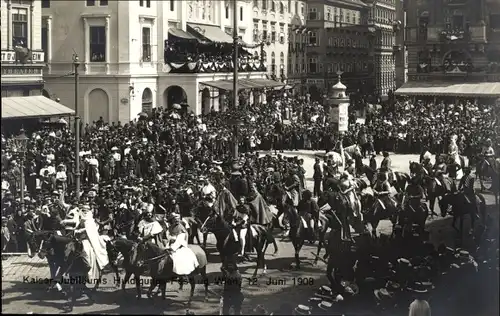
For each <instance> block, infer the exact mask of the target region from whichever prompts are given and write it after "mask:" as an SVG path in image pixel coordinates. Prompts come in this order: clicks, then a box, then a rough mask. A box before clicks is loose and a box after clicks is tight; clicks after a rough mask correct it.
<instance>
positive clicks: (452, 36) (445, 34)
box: [439, 29, 470, 43]
mask: <svg viewBox="0 0 500 316" xmlns="http://www.w3.org/2000/svg"><path fill="white" fill-rule="evenodd" d="M439 36H440V38H441V40H443V41H447V42H450V43H452V42H464V41H466V42H468V41H469V40H470V32H469V31H467V30H463V29H444V30H441V32H440V33H439Z"/></svg>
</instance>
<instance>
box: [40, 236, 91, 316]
mask: <svg viewBox="0 0 500 316" xmlns="http://www.w3.org/2000/svg"><path fill="white" fill-rule="evenodd" d="M80 246H81V243H80V244H77V243H76V242H75V240H74V238H72V237H66V236H58V235H57V234H54V233H52V232H50V233H49V237H48V239H47V241H46V242H44V243H43V244H42V245H41V247H40V249H39V251H38V256H39V257H40V259H44V258H45V257H46V256H50V257H51V260H54V262H55V264H56V265H57V266H58V270H59V271H58V273H57V274H56V275H55V276H54V280H58V279H59V278H62V277H63V275H64V274H68V275H69V277H70V280H72V281H73V282H71V285H70V292H69V293H68V294H69V296H70V302H69V304H68V305H66V306H65V309H67V310H68V311H70V312H71V311H72V310H73V307H74V305H75V302H76V299H77V297H76V291H77V290H81V291H83V292H85V293H86V294H87V296H88V297H89V298H90V299H91V300H92V295H91V292H90V291H89V290H88V289H87V287H86V281H87V273H88V271H89V267H88V264H87V263H86V262H85V259H84V257H83V256H82V251H81V250H82V248H81V247H80ZM98 279H99V280H94V281H96V285H95V287H94V289H93V291H95V290H97V287H98V286H99V284H100V277H99V278H98Z"/></svg>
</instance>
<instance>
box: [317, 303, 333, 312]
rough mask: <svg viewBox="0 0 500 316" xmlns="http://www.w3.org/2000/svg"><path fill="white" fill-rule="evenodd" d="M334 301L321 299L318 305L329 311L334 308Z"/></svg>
mask: <svg viewBox="0 0 500 316" xmlns="http://www.w3.org/2000/svg"><path fill="white" fill-rule="evenodd" d="M332 305H333V304H332V302H327V301H321V302H320V303H319V304H318V307H319V308H320V309H322V310H324V311H327V310H328V309H330V308H332Z"/></svg>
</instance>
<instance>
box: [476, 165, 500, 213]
mask: <svg viewBox="0 0 500 316" xmlns="http://www.w3.org/2000/svg"><path fill="white" fill-rule="evenodd" d="M476 174H477V176H478V178H479V181H480V183H481V190H482V191H486V190H489V191H493V192H494V193H495V198H497V197H498V192H499V191H500V190H499V189H500V158H497V159H486V158H483V159H481V160H480V161H479V162H478V163H477V165H476ZM496 204H498V199H496Z"/></svg>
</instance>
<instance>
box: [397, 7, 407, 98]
mask: <svg viewBox="0 0 500 316" xmlns="http://www.w3.org/2000/svg"><path fill="white" fill-rule="evenodd" d="M396 19H397V21H396V23H395V25H394V27H395V31H396V45H395V47H394V54H395V55H394V58H395V64H396V89H398V88H399V87H401V86H402V85H403V84H404V83H405V82H406V81H408V51H407V49H406V46H405V34H406V33H405V29H404V27H405V25H406V12H405V10H404V2H403V0H396Z"/></svg>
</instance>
